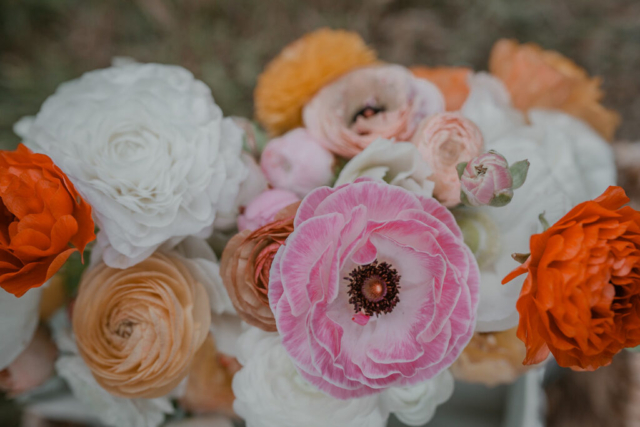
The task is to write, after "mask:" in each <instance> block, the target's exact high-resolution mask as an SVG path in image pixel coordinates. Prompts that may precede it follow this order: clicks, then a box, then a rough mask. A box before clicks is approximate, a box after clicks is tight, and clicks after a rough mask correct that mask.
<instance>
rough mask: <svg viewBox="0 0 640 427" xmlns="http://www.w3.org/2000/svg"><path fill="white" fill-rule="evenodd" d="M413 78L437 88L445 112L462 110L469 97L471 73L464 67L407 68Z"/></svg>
mask: <svg viewBox="0 0 640 427" xmlns="http://www.w3.org/2000/svg"><path fill="white" fill-rule="evenodd" d="M409 69H410V70H411V72H412V73H413V75H414V76H416V77H418V78H420V79H425V80H429V81H430V82H431V83H433V84H434V85H436V86H438V89H440V92H442V96H444V102H445V105H446V109H447V111H456V110H459V109H460V108H462V105H463V104H464V102H465V101H466V100H467V97H468V96H469V91H470V89H469V83H467V80H468V79H469V75H470V74H471V73H472V70H471V69H470V68H466V67H425V66H420V65H418V66H415V67H411V68H409Z"/></svg>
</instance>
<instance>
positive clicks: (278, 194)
mask: <svg viewBox="0 0 640 427" xmlns="http://www.w3.org/2000/svg"><path fill="white" fill-rule="evenodd" d="M298 201H300V198H298V196H296V195H295V194H294V193H292V192H291V191H288V190H280V189H277V188H276V189H273V190H267V191H265V192H264V193H262V194H260V195H259V196H258V197H256V198H255V199H253V200H252V201H251V202H249V204H248V205H247V207H246V208H245V210H244V212H243V213H242V215H240V216H239V217H238V230H239V231H242V230H251V231H253V230H257V229H258V228H260V227H263V226H265V225H267V224H269V223H270V222H273V219H274V218H275V216H276V214H277V213H278V212H280V211H281V210H282V209H284V208H286V207H287V206H289V205H290V204H292V203H295V202H298Z"/></svg>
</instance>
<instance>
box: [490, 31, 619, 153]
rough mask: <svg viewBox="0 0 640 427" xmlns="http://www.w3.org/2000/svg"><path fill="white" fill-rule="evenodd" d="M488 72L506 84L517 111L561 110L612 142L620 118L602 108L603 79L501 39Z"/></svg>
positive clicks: (560, 59)
mask: <svg viewBox="0 0 640 427" xmlns="http://www.w3.org/2000/svg"><path fill="white" fill-rule="evenodd" d="M489 70H490V71H491V73H492V74H493V75H495V76H496V77H498V78H500V79H501V80H502V81H503V82H504V84H505V86H506V87H507V89H508V90H509V92H510V93H511V98H512V100H513V104H514V106H515V107H516V108H518V109H520V110H523V111H526V110H529V109H530V108H534V107H537V108H550V109H559V110H562V111H564V112H566V113H569V114H571V115H573V116H576V117H578V118H580V119H582V120H584V121H585V122H587V123H589V124H590V125H591V126H592V127H593V128H594V129H595V130H596V131H598V133H600V135H602V137H603V138H605V139H607V140H609V141H611V140H612V139H613V136H614V134H615V131H616V128H617V127H618V125H619V124H620V116H619V115H618V113H616V112H615V111H613V110H609V109H607V108H605V107H604V106H602V104H600V101H601V100H602V98H603V96H604V93H603V91H602V89H601V88H600V86H601V84H602V79H601V78H600V77H590V76H589V74H588V73H587V72H586V71H585V70H584V69H582V68H581V67H579V66H578V65H577V64H576V63H575V62H573V61H571V60H570V59H569V58H567V57H565V56H563V55H561V54H560V53H558V52H555V51H552V50H543V49H542V48H541V47H540V46H538V45H536V44H534V43H526V44H519V43H518V42H517V41H515V40H507V39H502V40H499V41H498V42H497V43H496V44H495V45H494V46H493V49H492V51H491V56H490V58H489Z"/></svg>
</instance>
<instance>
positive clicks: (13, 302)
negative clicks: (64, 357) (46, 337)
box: [0, 288, 43, 370]
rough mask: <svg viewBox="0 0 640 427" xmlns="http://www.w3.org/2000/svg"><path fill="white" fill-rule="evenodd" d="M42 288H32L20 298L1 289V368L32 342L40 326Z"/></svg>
mask: <svg viewBox="0 0 640 427" xmlns="http://www.w3.org/2000/svg"><path fill="white" fill-rule="evenodd" d="M42 289H43V288H35V289H31V290H29V291H28V292H27V293H26V294H24V295H23V296H22V297H20V298H17V297H16V296H15V295H13V294H10V293H9V292H7V291H5V290H4V289H0V343H2V344H1V345H0V370H2V369H4V368H6V367H7V366H9V365H10V364H11V362H13V361H14V360H15V359H16V358H17V357H18V356H19V355H20V353H22V352H23V351H24V350H25V349H26V348H27V346H28V345H29V343H30V342H31V338H32V337H33V334H34V332H35V331H36V327H37V326H38V308H39V306H40V296H41V295H42Z"/></svg>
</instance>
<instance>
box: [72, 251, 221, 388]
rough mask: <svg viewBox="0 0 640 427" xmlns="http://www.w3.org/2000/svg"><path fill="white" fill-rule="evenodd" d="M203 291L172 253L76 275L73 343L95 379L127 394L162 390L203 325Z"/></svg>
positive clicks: (207, 316) (178, 373)
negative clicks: (77, 283) (125, 265)
mask: <svg viewBox="0 0 640 427" xmlns="http://www.w3.org/2000/svg"><path fill="white" fill-rule="evenodd" d="M210 324H211V312H210V307H209V298H208V296H207V291H206V290H205V287H204V286H203V284H202V283H200V282H198V281H196V279H195V277H194V276H193V275H192V274H191V272H190V271H189V270H188V268H187V267H186V266H185V263H184V262H183V261H182V259H181V258H179V257H177V256H169V255H164V254H161V253H155V254H154V255H152V256H151V257H149V258H147V259H145V260H144V261H142V262H141V263H139V264H136V265H135V266H133V267H129V268H127V269H126V270H118V269H114V268H111V267H107V266H106V265H105V264H104V263H100V264H98V265H96V266H95V267H94V268H92V269H91V270H89V271H88V272H87V273H85V274H84V276H83V278H82V280H81V282H80V288H79V291H78V298H77V299H76V302H75V305H74V310H73V332H74V334H75V336H76V341H77V345H78V350H79V352H80V355H81V356H82V358H83V359H84V361H85V363H86V364H87V366H88V367H89V369H90V370H91V372H92V374H93V376H94V377H95V379H96V381H97V382H98V384H100V385H101V386H102V387H103V388H104V389H105V390H107V391H108V392H110V393H111V394H113V395H115V396H119V397H128V398H137V397H144V398H153V397H161V396H164V395H166V394H167V393H168V392H169V391H171V390H172V389H173V388H174V387H175V386H177V385H178V383H179V382H180V381H182V379H183V378H184V377H185V376H186V375H187V371H188V368H189V365H190V364H191V361H192V359H193V357H194V354H195V353H196V352H197V351H198V349H199V348H200V346H201V345H202V343H203V342H204V340H205V339H206V337H207V334H208V332H209V325H210Z"/></svg>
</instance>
